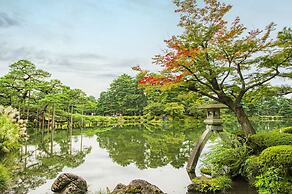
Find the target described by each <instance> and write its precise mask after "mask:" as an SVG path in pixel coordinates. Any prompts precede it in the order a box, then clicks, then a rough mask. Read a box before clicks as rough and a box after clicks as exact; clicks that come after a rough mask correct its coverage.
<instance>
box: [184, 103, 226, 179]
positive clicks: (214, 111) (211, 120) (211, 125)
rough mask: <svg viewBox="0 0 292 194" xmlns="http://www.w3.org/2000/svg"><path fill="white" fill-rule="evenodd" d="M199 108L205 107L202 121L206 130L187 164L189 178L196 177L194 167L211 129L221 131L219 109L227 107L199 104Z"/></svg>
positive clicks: (221, 122)
mask: <svg viewBox="0 0 292 194" xmlns="http://www.w3.org/2000/svg"><path fill="white" fill-rule="evenodd" d="M199 108H202V109H206V111H207V118H206V119H205V120H204V123H205V124H206V130H205V131H204V133H203V134H202V136H201V137H200V139H199V141H198V143H197V144H196V146H195V147H194V149H193V151H192V154H191V156H190V158H189V161H188V164H187V172H188V174H189V177H190V178H191V179H192V178H194V177H196V173H195V169H196V166H197V163H198V160H199V157H200V155H201V152H202V150H203V148H204V146H205V144H206V142H207V140H208V139H209V137H210V135H211V133H212V132H213V131H215V132H220V131H223V125H222V124H223V121H222V120H221V118H220V109H222V108H227V106H225V105H224V104H208V105H204V106H200V107H199Z"/></svg>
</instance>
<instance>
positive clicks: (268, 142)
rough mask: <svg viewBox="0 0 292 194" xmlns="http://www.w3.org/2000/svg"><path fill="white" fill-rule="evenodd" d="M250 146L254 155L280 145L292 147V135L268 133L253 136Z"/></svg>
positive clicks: (250, 139) (250, 138) (249, 142)
mask: <svg viewBox="0 0 292 194" xmlns="http://www.w3.org/2000/svg"><path fill="white" fill-rule="evenodd" d="M248 145H249V146H250V147H251V149H252V150H253V152H254V153H257V154H258V153H261V152H262V151H263V150H264V149H266V148H268V147H271V146H278V145H292V134H290V133H278V132H266V133H258V134H254V135H251V136H250V137H249V141H248Z"/></svg>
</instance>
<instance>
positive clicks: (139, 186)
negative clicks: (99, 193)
mask: <svg viewBox="0 0 292 194" xmlns="http://www.w3.org/2000/svg"><path fill="white" fill-rule="evenodd" d="M126 193H129V194H130V193H136V194H165V193H164V192H163V191H161V190H160V189H159V188H158V187H157V186H155V185H152V184H150V183H149V182H147V181H145V180H140V179H136V180H133V181H131V182H130V184H129V185H123V184H121V183H120V184H118V185H117V186H116V187H115V189H114V190H113V191H112V192H111V193H110V194H126Z"/></svg>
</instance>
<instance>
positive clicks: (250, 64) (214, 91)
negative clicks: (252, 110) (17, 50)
mask: <svg viewBox="0 0 292 194" xmlns="http://www.w3.org/2000/svg"><path fill="white" fill-rule="evenodd" d="M174 2H175V4H176V6H177V10H176V11H177V12H178V13H179V14H180V22H179V26H180V27H182V28H183V29H184V30H183V32H182V33H181V34H179V35H176V36H172V37H171V38H170V39H169V40H167V41H165V42H166V44H167V49H166V50H165V52H164V53H163V54H162V55H156V56H155V58H154V60H155V61H154V63H155V64H157V65H160V66H162V67H163V70H161V71H160V72H159V73H158V74H156V75H155V76H153V73H148V74H146V75H145V76H144V79H143V80H142V82H148V83H150V85H151V84H152V85H153V84H156V85H171V84H175V85H177V84H179V83H181V84H182V85H185V86H186V87H187V88H189V90H191V91H194V92H196V93H198V94H200V95H202V96H205V97H207V98H209V99H212V100H215V101H217V102H220V103H223V104H225V105H227V106H228V108H229V109H230V111H232V112H233V113H234V114H235V115H236V117H237V119H238V120H239V123H240V125H241V128H242V129H243V130H244V132H245V134H246V136H248V135H250V134H254V133H255V129H254V128H253V126H252V123H251V122H250V120H249V119H248V117H247V116H246V112H245V109H244V108H243V107H242V105H243V104H244V101H245V99H244V98H245V97H246V96H247V95H248V93H249V92H253V93H260V92H261V89H262V88H265V87H268V86H270V83H271V80H273V79H275V78H278V77H286V78H288V79H289V78H290V79H291V69H290V67H291V58H292V47H291V41H292V40H291V37H292V35H291V34H292V30H291V28H285V29H283V30H282V32H279V33H278V37H277V38H275V39H273V38H272V32H273V30H274V26H275V24H273V23H271V24H269V25H267V27H266V29H265V30H260V29H255V30H249V29H247V28H246V26H245V25H244V24H242V23H241V22H240V18H239V17H237V18H234V20H232V21H227V20H226V17H225V16H226V15H227V14H228V13H229V12H230V10H231V9H232V6H231V5H228V4H226V3H223V2H220V1H219V0H205V1H201V2H200V3H198V1H196V0H175V1H174ZM251 69H252V70H251ZM253 70H257V71H253ZM276 90H277V92H275V93H274V95H278V94H280V93H283V92H282V91H284V93H286V92H285V91H288V92H287V93H289V92H291V86H284V84H283V85H282V86H279V87H277V88H276ZM285 102H286V101H285ZM289 102H291V101H289V100H288V99H287V103H286V104H289ZM290 104H291V103H290ZM279 111H280V110H279ZM280 112H281V114H285V115H291V108H290V110H289V111H288V112H285V109H281V111H280ZM269 113H270V111H269ZM289 113H290V114H289Z"/></svg>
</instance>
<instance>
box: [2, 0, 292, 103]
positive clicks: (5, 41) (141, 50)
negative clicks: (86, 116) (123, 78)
mask: <svg viewBox="0 0 292 194" xmlns="http://www.w3.org/2000/svg"><path fill="white" fill-rule="evenodd" d="M224 2H227V3H229V4H232V5H233V6H234V7H233V9H232V11H231V13H229V14H228V18H229V19H231V18H234V17H235V16H240V17H241V20H242V22H243V23H244V24H246V25H247V27H248V28H250V29H253V28H258V27H260V28H263V27H264V26H266V25H267V24H269V23H270V22H272V21H273V22H275V23H276V24H278V26H277V29H282V28H283V27H284V26H290V27H291V21H292V20H291V19H292V1H291V0H279V1H274V0H256V1H255V0H245V1H239V0H224ZM174 10H175V6H174V5H173V3H172V1H171V0H0V75H3V74H5V73H7V71H8V66H9V65H10V64H11V63H13V62H16V61H17V60H19V59H28V60H31V61H32V62H33V63H35V64H36V65H37V66H38V67H39V68H42V69H45V70H47V71H49V72H50V73H51V74H52V77H53V78H56V79H60V80H61V81H62V82H63V83H65V84H66V85H69V86H71V87H72V88H80V89H82V90H84V91H85V92H86V93H88V94H89V95H94V96H96V97H98V95H99V93H100V92H101V91H103V90H106V88H108V86H109V84H110V83H111V81H112V80H113V79H114V78H115V77H116V76H118V75H120V74H122V73H128V74H131V75H134V72H133V71H132V70H131V67H132V66H135V65H140V66H141V67H143V68H145V69H150V70H155V69H156V68H157V67H155V66H154V65H152V64H151V62H152V57H153V56H154V55H155V54H159V53H161V52H162V50H163V49H164V48H165V45H164V42H163V40H165V39H168V38H169V37H171V36H172V35H175V34H178V33H179V32H180V29H179V28H178V27H177V23H178V20H179V16H178V15H177V14H176V13H174Z"/></svg>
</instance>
